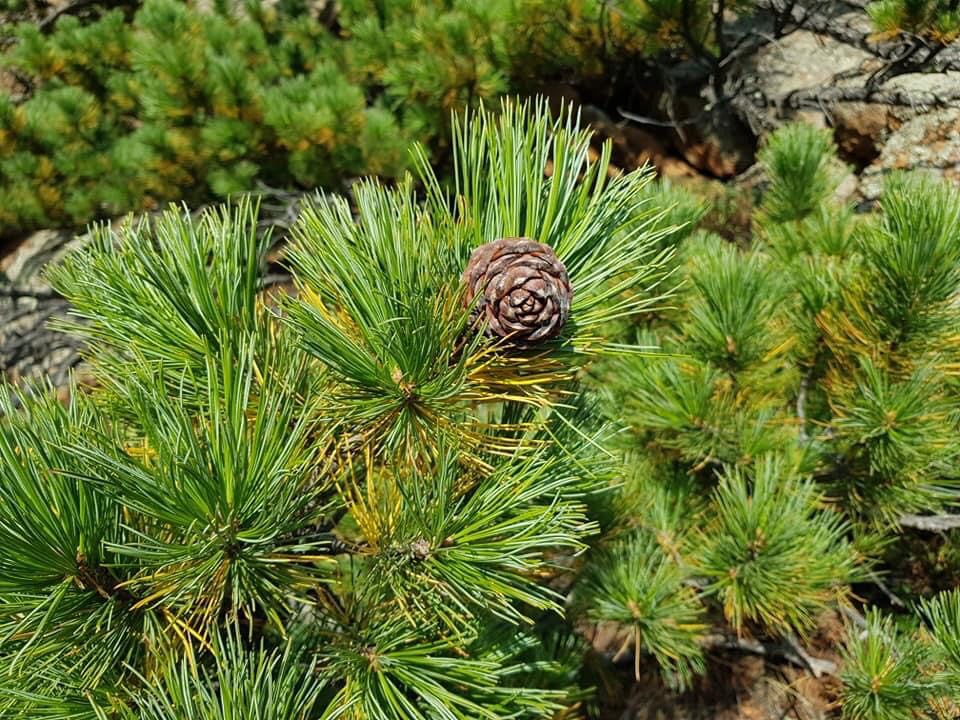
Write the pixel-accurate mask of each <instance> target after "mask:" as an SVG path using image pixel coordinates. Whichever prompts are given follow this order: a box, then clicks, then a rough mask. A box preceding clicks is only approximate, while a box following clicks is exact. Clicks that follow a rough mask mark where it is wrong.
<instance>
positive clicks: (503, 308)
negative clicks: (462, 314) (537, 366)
mask: <svg viewBox="0 0 960 720" xmlns="http://www.w3.org/2000/svg"><path fill="white" fill-rule="evenodd" d="M463 282H464V283H465V284H466V286H467V296H466V302H467V304H470V303H472V302H473V301H474V298H478V299H477V302H476V306H475V312H476V313H477V316H478V317H481V316H482V317H484V318H485V320H486V325H487V333H488V334H490V335H491V336H495V337H509V338H510V340H512V341H514V342H517V343H522V344H531V343H536V342H539V341H542V340H549V339H550V338H554V337H556V336H557V335H558V334H559V333H560V329H561V328H562V327H563V324H564V323H565V322H566V321H567V317H568V316H569V315H570V301H571V299H572V298H573V288H571V287H570V279H569V278H568V277H567V269H566V268H565V267H564V266H563V263H562V262H560V260H559V258H557V255H556V253H554V252H553V248H551V247H550V246H548V245H544V244H543V243H538V242H536V241H535V240H531V239H530V238H523V237H521V238H504V239H501V240H495V241H493V242H491V243H487V244H486V245H481V246H480V247H478V248H477V249H476V250H474V251H473V254H472V255H471V256H470V262H469V263H467V269H466V270H464V272H463ZM478 296H479V297H478Z"/></svg>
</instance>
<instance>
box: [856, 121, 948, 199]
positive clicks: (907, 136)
mask: <svg viewBox="0 0 960 720" xmlns="http://www.w3.org/2000/svg"><path fill="white" fill-rule="evenodd" d="M894 170H907V171H918V172H925V173H929V174H931V175H933V176H935V177H938V178H943V179H945V180H949V181H952V182H954V183H956V184H958V185H960V108H945V109H942V110H937V111H935V112H931V113H928V114H925V115H917V116H916V117H914V118H912V119H911V120H908V121H907V122H905V123H904V124H903V125H902V126H901V127H900V128H899V129H897V130H895V131H894V132H893V133H891V135H890V137H889V138H888V140H887V142H886V144H885V145H884V146H883V150H882V152H881V153H880V156H879V157H878V158H877V159H876V161H874V163H873V164H871V165H870V167H868V168H867V169H866V170H864V172H863V175H862V177H861V183H860V191H861V193H862V195H863V196H864V198H865V199H867V200H876V199H877V198H879V197H880V195H881V193H882V191H883V181H884V178H885V177H886V176H887V175H888V174H889V173H890V172H892V171H894Z"/></svg>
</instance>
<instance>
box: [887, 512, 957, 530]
mask: <svg viewBox="0 0 960 720" xmlns="http://www.w3.org/2000/svg"><path fill="white" fill-rule="evenodd" d="M897 523H898V524H899V525H900V527H906V528H912V529H914V530H923V531H925V532H944V531H946V530H954V529H956V528H960V515H901V516H900V519H899V520H898V521H897Z"/></svg>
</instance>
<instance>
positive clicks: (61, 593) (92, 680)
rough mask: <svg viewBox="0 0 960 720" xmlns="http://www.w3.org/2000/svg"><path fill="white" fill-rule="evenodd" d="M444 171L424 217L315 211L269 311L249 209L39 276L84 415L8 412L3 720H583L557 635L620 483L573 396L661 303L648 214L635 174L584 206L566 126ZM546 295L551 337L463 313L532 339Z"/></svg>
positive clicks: (542, 126) (495, 138) (470, 124)
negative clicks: (499, 244)
mask: <svg viewBox="0 0 960 720" xmlns="http://www.w3.org/2000/svg"><path fill="white" fill-rule="evenodd" d="M453 138H454V157H455V160H454V165H455V170H456V172H455V176H454V177H455V182H454V184H453V186H452V187H445V186H442V185H441V184H440V183H439V182H438V181H437V180H436V178H435V177H434V176H433V174H432V171H431V170H430V165H429V163H428V160H427V157H426V155H425V154H423V153H421V154H420V156H419V158H418V160H417V163H416V167H417V168H418V172H419V175H418V179H419V181H420V182H421V183H422V184H423V187H425V188H426V192H425V194H424V195H418V194H417V193H415V192H414V190H413V186H412V181H411V180H409V179H408V180H406V181H404V182H402V183H400V184H399V185H398V186H397V187H394V188H387V187H384V186H382V185H380V184H378V183H377V182H375V181H368V182H364V183H362V184H361V185H360V186H359V187H358V188H357V192H356V194H355V200H356V207H355V211H356V212H355V213H354V208H351V206H350V205H349V204H348V203H347V201H346V200H343V199H341V198H338V197H335V196H317V198H316V199H315V201H314V202H313V204H312V205H311V207H310V208H309V209H308V210H307V211H306V212H305V214H304V216H303V217H302V219H301V220H300V222H299V224H298V226H297V229H296V232H295V233H294V240H293V244H292V247H291V248H290V251H289V264H290V267H291V268H292V270H293V271H294V273H295V277H296V284H297V291H296V293H295V294H293V295H291V296H284V297H281V298H277V297H276V296H270V297H267V296H265V295H264V294H263V293H262V292H261V291H260V282H259V277H260V275H259V273H260V271H261V268H262V266H263V262H264V254H265V252H266V250H267V248H268V247H269V239H268V238H262V237H259V236H258V235H257V231H256V207H255V205H254V204H253V203H251V202H250V201H247V200H241V201H237V202H235V203H233V204H232V205H231V206H229V207H226V208H223V209H220V210H211V211H206V212H204V213H202V214H201V215H199V216H193V215H190V214H189V213H187V212H186V211H182V210H179V209H177V208H171V209H170V210H168V211H167V212H165V213H163V214H162V215H160V216H159V217H157V218H155V219H153V220H150V221H144V222H141V223H119V224H115V225H112V226H111V225H100V226H97V227H95V228H94V229H93V236H94V238H93V241H92V243H91V244H90V245H89V246H87V247H86V248H84V249H82V250H79V251H77V252H76V254H74V255H72V256H71V257H70V258H69V259H68V260H67V261H66V262H65V263H64V264H63V265H61V266H58V267H57V268H55V269H54V270H52V271H51V279H52V281H53V283H54V284H55V286H56V287H57V288H58V289H59V290H60V291H61V292H62V293H63V294H64V295H65V296H66V297H68V298H69V299H70V300H71V302H72V303H73V306H74V308H75V311H74V312H75V314H76V316H77V318H78V319H82V320H83V321H84V322H79V323H77V324H76V325H75V326H73V327H72V328H71V330H72V332H74V333H76V334H79V335H81V336H82V337H83V338H84V339H85V340H87V342H88V346H89V359H90V361H91V363H92V366H93V368H94V373H95V378H96V383H95V387H93V388H86V389H85V388H80V387H77V388H74V391H73V393H72V395H71V401H70V403H69V404H68V405H66V406H63V405H61V404H59V403H58V402H56V400H54V399H53V398H52V397H50V395H49V393H46V392H45V391H44V389H43V388H35V389H33V390H32V391H24V392H22V393H19V394H15V393H13V392H12V391H6V392H5V395H6V397H7V399H6V400H5V405H4V408H3V419H2V425H0V454H2V456H3V462H2V465H0V468H2V469H0V493H2V495H0V498H2V499H0V543H2V546H3V548H4V550H3V552H2V553H0V569H2V572H0V675H2V678H3V682H2V683H0V715H2V716H3V717H18V718H40V717H48V718H65V717H71V718H98V719H101V720H102V719H103V718H131V719H132V718H152V719H155V720H160V719H163V720H173V719H175V718H176V719H180V718H182V719H186V718H210V719H213V718H217V719H219V720H226V719H227V718H240V717H244V718H248V717H262V718H277V719H278V720H279V719H280V718H285V719H290V718H303V719H304V720H306V719H307V718H335V717H339V718H369V719H371V720H372V719H374V718H376V719H377V720H388V719H389V718H398V719H399V718H404V719H406V718H451V719H452V718H491V719H493V718H502V717H516V718H520V717H530V718H543V717H551V716H560V715H562V714H563V713H567V712H573V710H574V708H576V706H577V705H578V704H579V703H580V702H581V699H582V697H583V691H582V689H581V688H580V687H579V685H578V682H577V674H578V668H579V662H580V656H581V654H582V646H581V644H580V641H579V640H578V638H577V637H576V636H575V635H573V634H572V633H571V632H570V630H569V629H565V627H564V625H563V623H561V622H558V620H559V619H560V615H561V614H562V611H563V606H564V596H565V594H566V592H567V589H566V588H568V587H569V584H570V576H571V573H572V571H573V569H574V568H575V567H576V566H577V564H578V562H579V561H578V558H579V557H580V556H581V555H582V554H583V552H584V551H585V549H586V548H587V545H588V543H589V542H590V541H591V538H593V536H594V535H595V534H596V533H597V532H598V530H599V529H600V525H599V522H600V519H601V518H602V517H605V515H604V508H607V507H608V506H609V503H610V501H611V497H610V492H611V487H612V483H613V481H614V479H615V478H616V476H617V475H618V473H619V470H618V468H619V463H618V462H617V461H616V458H615V457H614V456H613V455H612V454H611V453H610V452H609V451H608V450H606V449H605V447H604V446H605V444H606V442H607V439H608V438H607V436H608V434H609V428H608V427H607V426H606V425H605V424H604V423H603V422H602V421H601V419H600V417H599V415H598V413H597V412H596V410H595V407H594V404H593V403H592V402H591V400H590V398H589V394H588V393H587V392H586V391H585V390H584V388H583V387H582V384H581V377H582V374H583V370H584V368H586V367H588V366H589V365H590V364H592V363H593V362H595V361H596V359H597V358H599V357H605V356H608V355H609V354H610V353H614V352H624V351H629V350H630V349H631V347H630V346H624V345H623V344H622V343H617V342H614V340H615V338H613V337H611V336H610V334H609V332H608V329H609V328H612V327H616V325H615V323H614V322H613V321H614V320H616V319H618V318H629V317H633V316H635V315H637V314H640V313H643V312H646V311H648V310H649V309H650V308H652V307H653V306H654V305H656V304H657V303H658V302H659V300H658V298H659V297H660V293H659V292H658V291H657V290H655V288H656V287H658V286H659V284H660V283H662V282H663V279H664V274H665V272H666V265H665V255H664V252H663V250H662V249H661V248H660V247H659V240H660V237H661V236H662V235H663V234H664V232H665V229H664V228H663V226H662V223H663V215H662V213H659V212H658V211H657V208H656V207H655V206H654V205H653V204H652V203H651V202H650V197H651V196H650V190H649V187H648V185H649V181H650V175H649V173H647V172H646V171H637V172H634V173H630V174H627V175H619V176H616V177H612V178H611V177H608V174H607V163H608V159H609V152H610V148H609V147H605V148H604V150H603V152H602V153H601V155H600V157H599V158H594V157H593V156H592V154H591V153H590V152H588V148H589V140H590V137H589V134H588V133H586V132H585V131H583V130H580V129H579V128H578V127H577V125H576V122H575V120H574V118H573V117H571V116H570V115H569V114H565V115H564V116H563V117H561V118H559V119H557V120H553V119H551V118H550V117H549V116H548V114H547V112H546V110H545V108H544V107H541V106H535V107H529V106H521V105H513V104H507V105H505V106H504V107H503V108H502V109H501V111H500V112H499V113H493V112H482V113H478V114H475V115H471V116H468V117H467V118H466V119H465V120H462V121H457V122H456V123H455V124H454V131H453ZM548 165H549V166H550V168H551V172H550V174H549V176H545V175H544V169H545V168H546V167H547V166H548ZM418 198H420V199H419V200H418ZM517 236H525V237H527V238H530V244H532V245H534V246H536V247H539V248H542V246H539V245H537V243H541V242H542V243H544V244H545V245H546V246H548V247H549V248H552V250H553V251H555V253H556V261H555V262H554V264H552V265H550V266H549V269H545V266H544V265H543V264H542V262H541V260H539V259H538V258H540V257H541V255H538V254H535V253H533V251H530V250H528V249H526V248H525V247H524V248H520V249H518V250H517V249H515V250H516V252H515V254H514V255H512V256H507V259H506V260H504V259H503V257H500V259H498V260H492V261H491V262H490V265H489V267H488V270H489V272H491V273H494V274H496V273H499V272H508V273H514V274H512V275H510V277H513V278H515V280H516V283H517V284H516V285H514V286H512V287H511V288H508V289H506V290H505V289H504V286H503V284H502V283H500V284H495V283H491V284H489V285H487V286H484V287H483V288H482V291H483V296H482V297H481V298H475V299H474V300H473V301H472V302H466V301H465V299H466V294H465V292H466V288H465V287H464V285H463V282H462V280H461V275H462V273H463V272H464V269H465V268H466V267H467V264H468V260H470V258H471V253H472V252H473V251H474V250H475V249H476V248H478V247H480V246H483V245H484V244H485V243H488V242H490V241H493V240H497V239H498V238H510V237H517ZM537 252H539V253H544V252H546V250H538V251H537ZM531 253H533V254H531ZM474 257H477V255H476V254H475V255H474ZM507 261H509V262H512V263H514V264H513V265H510V266H509V267H510V268H514V269H508V270H507V271H504V270H503V269H502V268H503V267H504V264H505V263H507ZM495 263H499V265H496V267H494V264H495ZM507 264H508V265H509V263H507ZM497 268H500V269H499V270H498V269H497ZM516 268H521V269H523V270H522V273H525V274H523V277H519V275H517V274H516V273H517V272H519V271H517V270H516ZM547 272H549V273H560V274H562V276H563V277H564V278H565V279H567V280H568V282H569V287H570V288H571V289H572V297H571V296H569V295H567V296H566V299H567V300H569V301H570V306H569V317H568V318H567V319H566V322H565V324H563V326H562V328H558V330H559V332H558V334H557V336H556V337H554V338H552V339H547V340H543V339H540V340H537V339H536V338H534V333H528V334H527V335H523V336H522V337H523V340H520V339H518V337H520V336H518V335H517V332H518V331H511V332H506V333H502V334H497V333H495V332H492V330H493V328H494V326H493V325H492V324H490V323H489V322H487V321H486V319H485V318H487V317H489V313H494V314H496V316H497V317H498V318H499V320H500V321H501V322H502V323H509V322H513V321H512V320H510V318H512V317H514V315H511V313H515V311H514V310H511V309H510V308H513V307H520V308H521V309H523V308H527V307H528V300H529V302H530V303H533V305H537V303H540V305H537V307H538V308H539V309H537V310H536V312H537V313H540V314H539V315H537V316H536V318H535V319H533V320H531V318H532V317H533V315H531V314H529V313H528V314H523V313H521V315H520V316H518V319H517V322H520V323H533V322H536V323H544V322H552V321H553V320H554V319H555V315H557V313H559V312H560V311H559V308H557V307H555V306H554V305H552V303H553V302H554V301H555V300H557V299H558V298H559V299H562V298H563V294H562V293H563V291H562V290H544V289H542V285H541V284H542V283H547V284H549V282H550V278H549V277H547V276H546V275H544V274H543V273H547ZM522 273H521V274H522ZM531 273H532V275H531ZM559 276H560V275H557V276H556V277H559ZM497 277H499V276H497ZM531 278H534V279H535V280H536V282H533V284H531V282H532V281H531ZM538 283H540V284H538ZM558 287H559V286H558ZM555 292H559V293H560V295H557V294H554V293H555ZM491 293H493V295H491ZM513 302H516V303H518V304H517V305H506V304H503V303H513ZM524 312H525V313H526V312H527V311H526V310H524ZM484 313H487V314H486V315H485V314H484ZM17 407H20V408H21V409H19V410H18V409H16V408H17ZM607 515H609V513H607ZM663 572H664V573H666V574H665V575H664V582H667V583H671V582H675V579H671V578H675V577H676V572H675V571H674V570H672V569H671V568H668V567H665V568H663ZM668 587H671V586H670V585H669V584H668ZM681 610H682V608H681ZM664 642H665V644H664V646H663V647H664V652H665V653H667V654H668V655H669V654H670V653H671V652H672V651H671V649H670V645H669V642H670V641H669V639H668V640H665V641H664Z"/></svg>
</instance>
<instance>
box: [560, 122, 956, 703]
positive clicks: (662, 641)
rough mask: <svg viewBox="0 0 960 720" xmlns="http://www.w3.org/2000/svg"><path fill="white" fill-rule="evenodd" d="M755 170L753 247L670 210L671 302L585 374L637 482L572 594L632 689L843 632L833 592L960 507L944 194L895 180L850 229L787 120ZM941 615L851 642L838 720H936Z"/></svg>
mask: <svg viewBox="0 0 960 720" xmlns="http://www.w3.org/2000/svg"><path fill="white" fill-rule="evenodd" d="M759 159H760V162H761V165H762V167H763V169H764V171H765V173H766V182H765V185H764V186H763V189H762V192H761V200H760V204H759V208H758V212H757V214H756V216H755V223H754V230H753V234H752V237H750V238H745V239H744V240H743V241H742V242H740V243H732V242H730V241H728V240H724V239H721V238H719V237H717V236H715V235H712V234H710V233H708V232H705V231H702V230H697V229H696V224H697V222H698V220H699V218H700V214H698V213H697V212H696V204H695V203H691V202H689V201H687V203H686V206H687V207H688V208H690V209H691V210H693V211H692V212H689V214H687V215H686V217H687V219H688V220H689V221H690V222H689V223H688V224H687V226H686V228H685V229H680V230H674V231H673V232H672V233H671V234H670V235H669V236H667V238H668V245H672V246H673V247H675V249H676V252H675V255H674V257H675V260H673V261H671V266H672V268H673V269H674V272H675V274H676V276H677V277H678V279H679V280H680V281H681V290H680V292H679V293H678V295H677V296H676V298H675V300H674V303H673V305H674V307H673V308H672V309H664V310H661V311H658V312H656V313H653V314H649V315H646V316H643V317H641V318H640V320H641V322H640V323H639V324H637V323H633V324H626V325H625V326H622V327H621V329H620V332H621V334H622V335H621V336H622V337H624V338H626V339H629V340H630V341H632V342H635V343H636V344H638V345H641V346H646V347H648V348H650V349H651V350H652V351H654V352H655V353H657V354H656V355H655V356H653V357H644V356H627V357H625V358H620V359H610V360H604V361H602V362H601V363H600V364H599V365H597V366H594V367H593V368H591V371H590V372H591V375H592V377H594V378H595V382H597V383H598V384H599V385H600V386H601V387H602V388H603V389H604V392H605V394H606V396H607V401H606V406H607V412H608V415H609V417H610V419H611V421H612V422H619V423H622V424H623V425H625V428H624V429H625V430H626V431H627V432H626V433H625V434H621V435H620V436H619V440H617V444H618V445H619V446H620V448H621V451H622V452H623V453H624V454H625V456H626V457H627V459H628V460H627V462H628V463H630V464H631V465H632V466H633V468H634V470H633V473H634V479H633V480H631V481H629V482H627V483H625V484H624V485H623V486H622V488H621V490H620V493H621V500H620V503H621V506H622V507H623V508H624V511H623V514H622V517H621V519H620V521H619V522H618V523H615V524H614V525H613V526H612V527H614V529H615V530H614V532H612V533H609V534H608V537H606V538H602V539H601V541H600V542H599V543H597V544H596V549H595V550H592V551H591V552H592V553H594V555H593V556H592V557H591V556H588V558H587V561H586V566H587V568H588V570H587V571H586V572H585V574H584V575H583V577H582V578H581V579H580V580H579V581H578V583H577V585H576V590H575V593H576V596H577V598H578V602H579V604H580V606H581V607H582V608H583V613H584V614H585V616H586V617H587V618H589V619H590V620H591V621H593V622H597V623H601V624H607V625H612V626H613V627H614V628H619V629H620V632H619V634H618V635H617V637H619V638H621V639H622V641H623V645H622V647H621V654H622V653H623V652H626V651H631V652H633V653H634V662H635V665H636V672H637V675H638V677H639V674H640V671H639V668H640V665H642V664H644V663H646V662H648V661H649V660H652V661H654V662H655V663H656V664H658V665H659V666H660V668H661V670H662V671H663V673H664V675H665V677H666V679H667V680H669V681H671V682H674V683H677V684H680V685H687V684H689V683H690V682H691V680H692V678H693V677H694V676H695V675H696V673H698V672H702V671H703V669H704V666H705V659H704V653H705V651H706V652H709V647H710V643H711V639H710V638H711V637H713V636H715V635H716V634H718V633H719V634H720V635H721V636H724V635H731V634H732V635H736V636H739V637H741V638H742V637H744V636H746V637H747V638H750V639H759V640H761V641H763V640H765V639H771V640H774V641H778V642H788V643H794V644H795V643H797V642H799V643H801V644H802V643H803V640H804V638H805V637H806V636H807V634H808V633H809V632H810V631H811V630H812V629H813V628H814V627H815V626H816V624H817V619H818V617H819V616H822V615H823V614H824V613H826V612H829V611H830V610H831V609H833V610H839V611H841V614H842V615H845V616H849V617H857V613H856V611H855V610H854V609H853V608H852V607H851V603H852V602H853V598H852V597H851V594H850V593H851V585H857V587H858V588H863V589H867V590H869V589H870V588H871V587H875V584H876V583H879V584H880V586H881V587H883V588H884V592H890V591H889V590H887V589H886V586H885V585H883V581H882V579H881V577H882V576H883V575H885V574H894V575H896V573H897V572H898V564H899V563H902V562H904V560H903V557H904V555H905V553H906V552H907V551H906V548H905V546H898V544H897V541H898V539H900V538H903V537H904V536H905V535H907V534H908V533H909V532H910V530H909V529H908V526H909V525H910V524H911V523H912V522H913V520H912V519H913V518H917V517H918V514H919V516H921V517H920V520H921V522H922V520H923V518H922V515H924V514H930V513H938V512H944V511H947V510H949V508H951V507H955V505H956V502H957V484H956V481H957V477H956V472H955V469H954V465H955V462H954V460H955V457H956V450H955V443H953V442H952V440H951V438H952V437H954V436H955V434H956V431H957V422H958V419H960V415H958V410H960V401H958V396H957V394H956V387H955V386H956V383H955V382H954V375H955V367H956V365H955V363H956V358H955V355H956V337H957V329H958V327H960V325H958V316H957V307H956V295H957V292H958V290H960V276H958V275H957V268H958V267H960V262H958V261H960V255H958V253H960V223H958V213H960V202H958V201H957V197H956V193H955V191H954V190H953V188H951V187H949V186H948V185H946V184H943V183H938V182H935V181H933V180H930V179H927V178H924V177H907V176H901V175H894V176H892V177H891V178H890V179H889V181H888V182H887V186H886V191H885V193H884V196H883V198H882V200H881V203H880V208H879V209H878V211H877V212H875V213H870V214H865V215H857V214H855V213H853V212H852V210H851V209H850V208H848V207H846V206H845V205H843V204H841V203H838V202H836V201H835V200H834V198H833V195H834V190H835V188H836V186H837V184H838V183H839V179H840V176H841V172H842V167H841V166H840V164H839V163H838V161H837V159H836V156H835V152H834V149H833V146H832V141H831V139H830V137H829V135H827V134H826V133H824V132H823V131H820V130H816V129H814V128H812V127H809V126H805V125H792V126H786V127H784V128H782V129H781V130H778V131H777V132H775V133H774V134H773V135H772V136H771V137H770V138H769V139H768V141H767V143H766V145H765V146H764V148H763V149H762V150H761V152H760V155H759ZM660 197H662V198H667V197H668V195H666V194H663V195H661V196H660ZM677 207H678V209H680V208H683V204H682V203H681V204H680V205H678V206H677ZM625 533H626V534H625ZM947 542H948V543H952V542H954V541H953V540H947ZM640 548H642V549H640ZM633 553H638V555H637V556H636V557H634V555H633ZM861 592H862V590H861ZM875 595H876V596H878V597H879V598H881V599H882V600H884V601H885V600H886V598H885V597H884V596H883V593H881V592H880V591H879V590H878V591H877V592H876V593H875ZM654 599H655V601H654ZM955 604H956V598H955V597H954V595H950V594H945V595H941V596H938V597H935V598H933V599H926V600H923V601H922V602H921V604H920V613H919V617H917V616H912V615H910V614H907V615H905V616H903V617H902V618H900V619H899V620H898V623H899V624H897V625H895V624H894V619H893V618H892V617H889V616H884V615H882V614H881V613H880V612H879V611H871V612H870V613H868V616H867V619H866V621H865V623H864V625H863V626H862V627H861V626H851V627H850V628H849V630H848V634H849V642H848V644H847V647H846V656H845V659H844V662H843V665H842V669H841V671H840V675H841V679H842V681H843V683H844V689H843V695H842V701H843V703H842V707H843V714H844V717H850V718H857V719H865V718H869V719H870V720H875V719H877V720H879V719H880V718H891V719H892V718H904V717H913V716H914V715H913V713H934V712H935V713H939V714H938V715H936V716H937V717H941V716H942V717H952V716H953V715H955V712H954V710H955V707H954V706H953V705H951V703H953V702H955V701H956V698H955V692H954V689H955V687H956V686H955V684H951V683H952V679H953V678H954V676H953V675H952V674H951V673H953V672H954V670H953V669H952V668H953V666H954V665H955V658H954V654H955V653H954V650H955V648H954V647H953V645H954V644H955V643H954V640H953V638H954V637H956V631H957V625H956V623H957V617H956V608H955V607H954V606H955ZM667 608H669V611H665V609H667ZM718 616H719V617H722V619H723V620H722V622H718V620H717V618H718ZM911 628H912V629H911ZM924 716H926V715H924Z"/></svg>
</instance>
